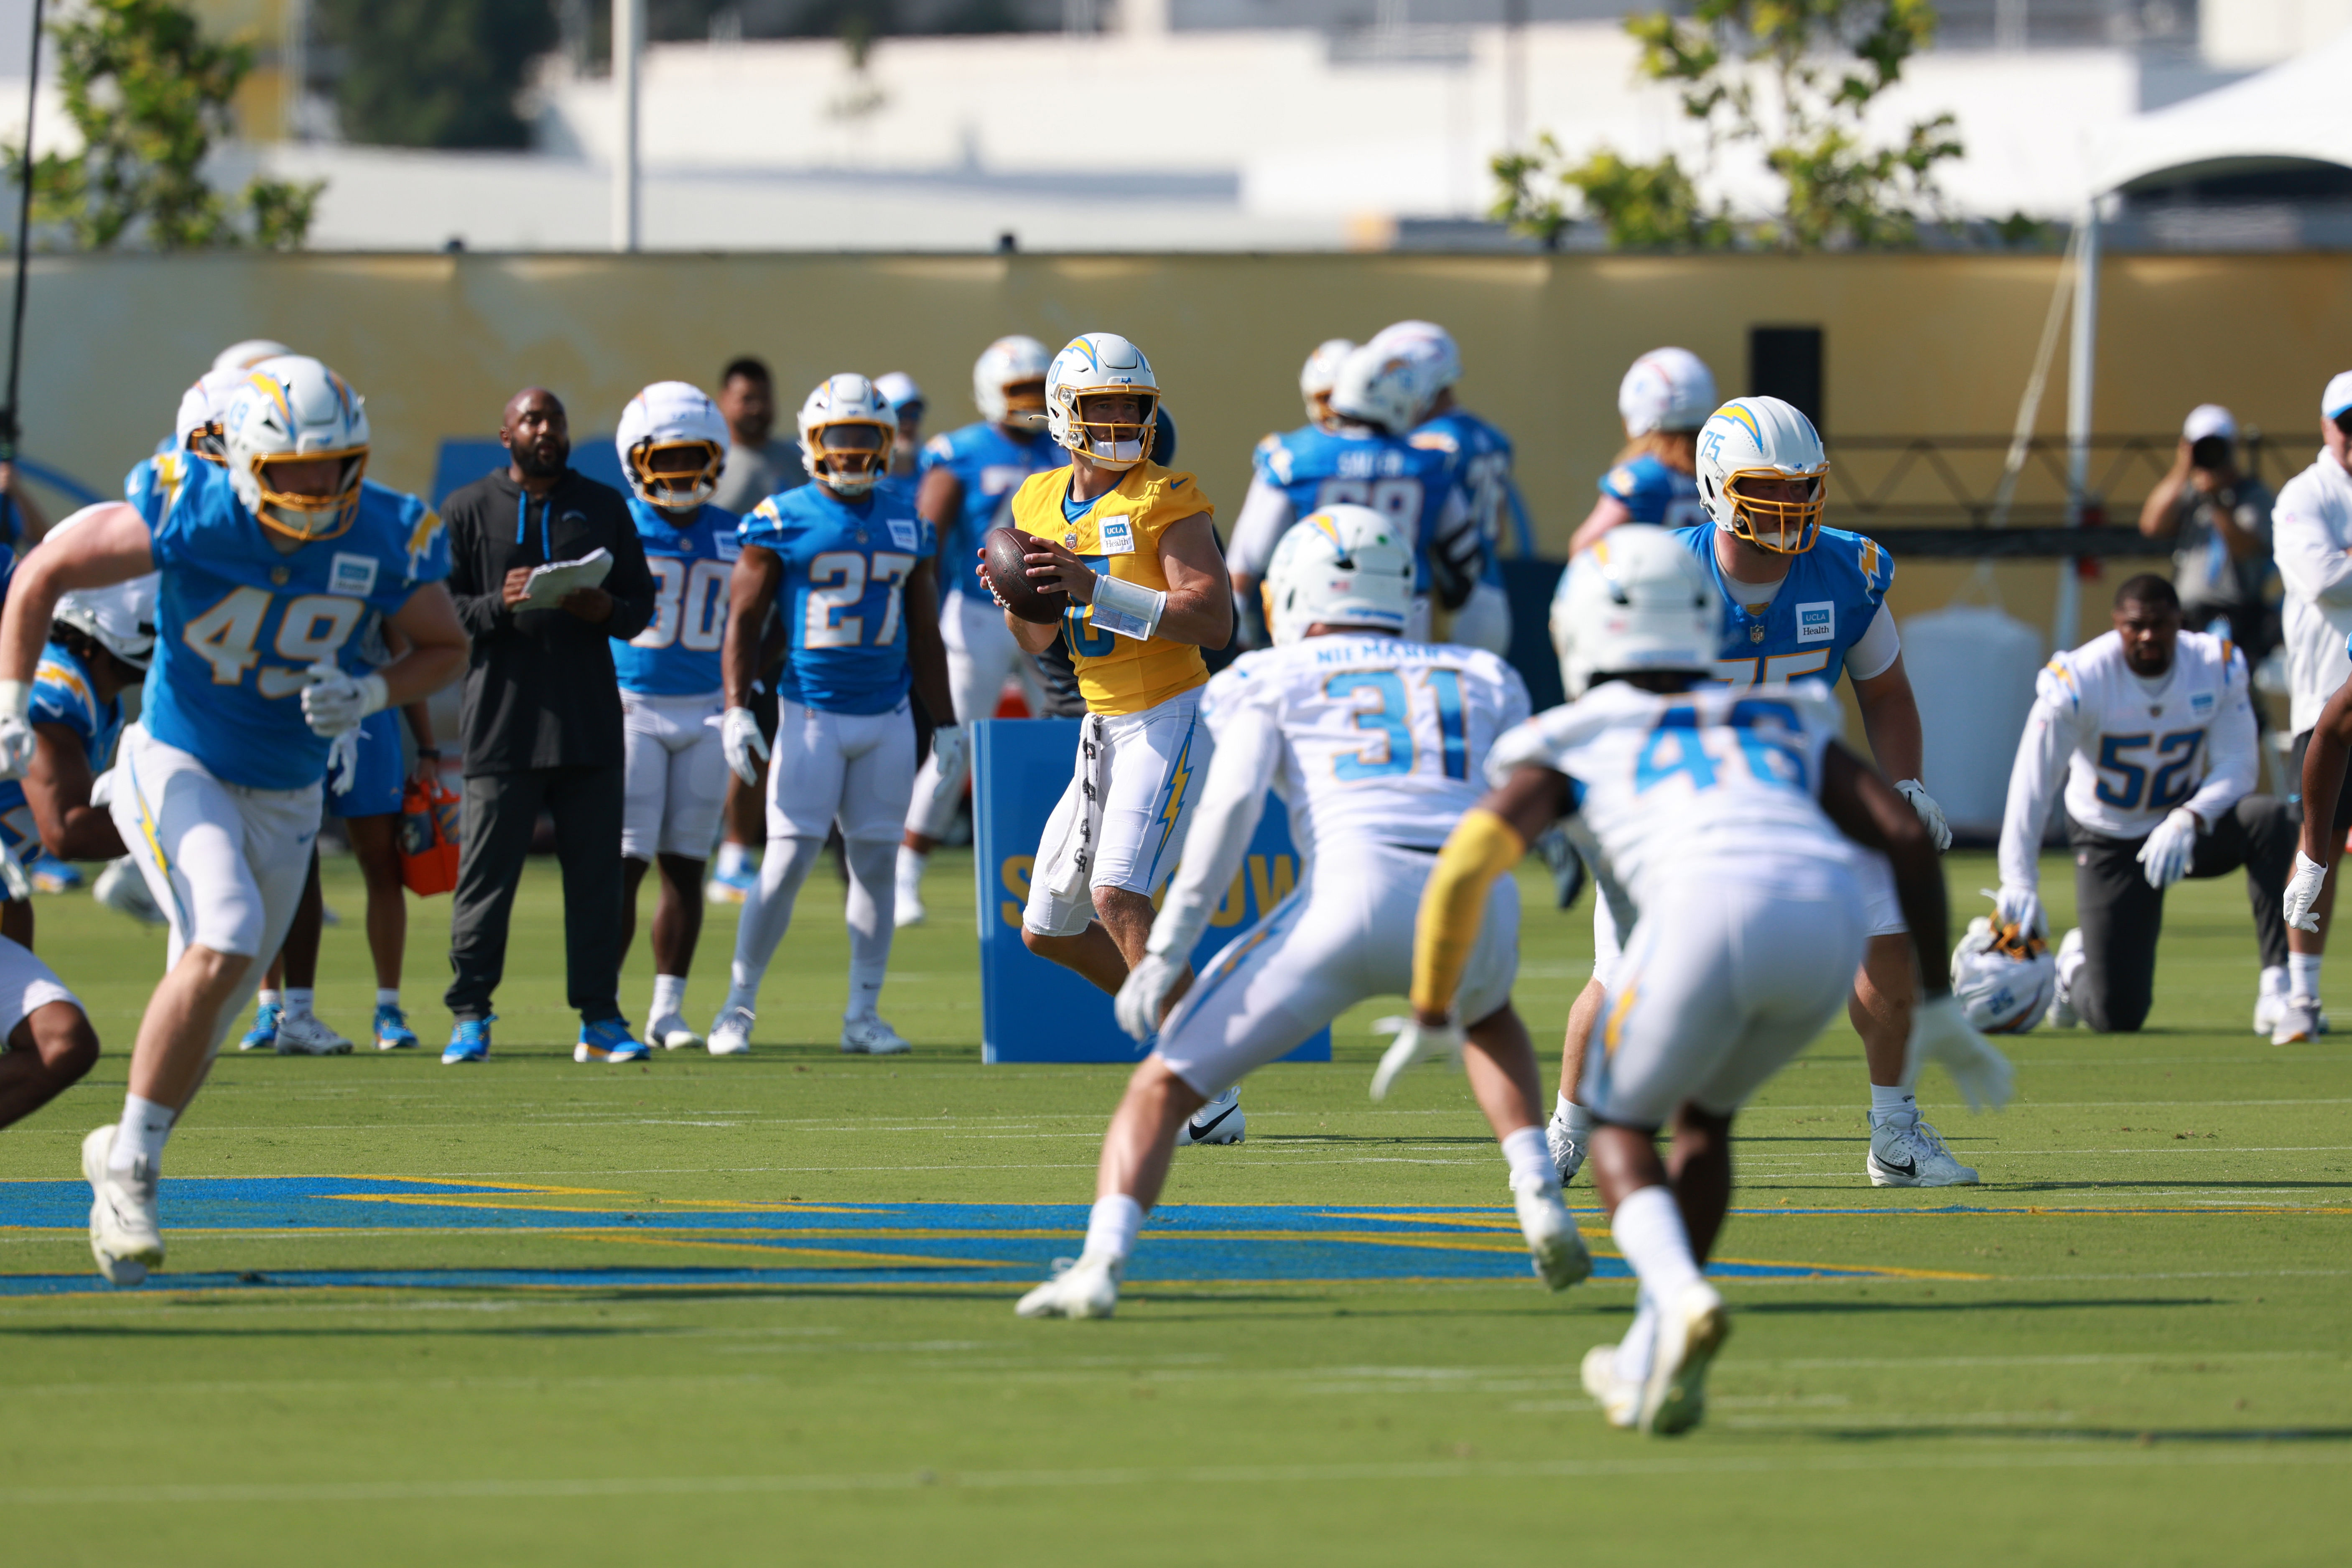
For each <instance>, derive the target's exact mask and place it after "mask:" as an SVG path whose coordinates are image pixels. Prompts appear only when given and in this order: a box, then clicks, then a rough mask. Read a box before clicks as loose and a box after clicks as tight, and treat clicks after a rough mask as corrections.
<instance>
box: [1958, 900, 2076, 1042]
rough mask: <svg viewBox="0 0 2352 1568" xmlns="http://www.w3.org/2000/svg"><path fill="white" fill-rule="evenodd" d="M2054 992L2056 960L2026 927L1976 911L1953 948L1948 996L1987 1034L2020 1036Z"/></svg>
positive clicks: (2047, 1006) (2045, 1008)
mask: <svg viewBox="0 0 2352 1568" xmlns="http://www.w3.org/2000/svg"><path fill="white" fill-rule="evenodd" d="M1952 994H1953V995H1954V996H1955V997H1957V998H1958V1000H1959V1004H1960V1010H1961V1011H1962V1012H1963V1013H1965V1014H1967V1015H1968V1019H1969V1023H1971V1024H1973V1025H1975V1026H1977V1027H1978V1028H1979V1030H1981V1031H1983V1032H1984V1033H1985V1034H1988V1035H2021V1034H2024V1033H2025V1032H2026V1031H2027V1030H2029V1029H2031V1028H2032V1027H2033V1026H2034V1025H2036V1024H2038V1023H2040V1022H2041V1021H2042V1015H2043V1014H2045V1013H2047V1012H2049V1011H2050V1002H2051V999H2052V998H2053V996H2055V995H2056V994H2058V960H2057V958H2056V956H2055V955H2054V954H2053V953H2052V952H2051V951H2050V944H2049V943H2048V942H2044V941H2042V939H2041V938H2040V937H2038V936H2036V935H2034V934H2033V933H2032V931H2021V930H2020V929H2019V928H2018V927H2016V926H2015V925H2005V926H2004V925H1995V924H1994V923H1993V921H1992V917H1991V916H1990V915H1979V916H1978V917H1977V918H1976V919H1974V920H1972V921H1969V933H1968V935H1966V936H1964V937H1962V938H1961V939H1960V945H1959V946H1958V947H1956V948H1954V949H1952Z"/></svg>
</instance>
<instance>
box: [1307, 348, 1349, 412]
mask: <svg viewBox="0 0 2352 1568" xmlns="http://www.w3.org/2000/svg"><path fill="white" fill-rule="evenodd" d="M1355 352H1356V345H1355V344H1354V343H1352V342H1349V341H1348V340H1347V339H1346V338H1327V339H1325V340H1324V341H1323V342H1319V343H1318V344H1316V345H1315V352H1314V353H1311V354H1308V355H1307V363H1306V364H1305V365H1304V366H1302V367H1301V368H1300V370H1299V372H1298V400H1299V401H1300V402H1301V403H1303V404H1305V405H1306V406H1307V423H1308V424H1310V425H1313V426H1317V427H1318V428H1319V429H1325V430H1328V429H1329V428H1330V427H1331V426H1334V425H1336V424H1338V423H1339V418H1338V416H1335V415H1334V414H1333V413H1332V412H1331V389H1332V387H1334V386H1336V385H1338V384H1339V367H1340V366H1341V365H1342V364H1344V363H1347V359H1348V356H1349V354H1351V353H1355Z"/></svg>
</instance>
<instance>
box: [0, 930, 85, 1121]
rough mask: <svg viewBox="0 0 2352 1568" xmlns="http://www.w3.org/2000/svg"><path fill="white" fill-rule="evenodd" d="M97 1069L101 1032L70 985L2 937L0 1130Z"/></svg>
mask: <svg viewBox="0 0 2352 1568" xmlns="http://www.w3.org/2000/svg"><path fill="white" fill-rule="evenodd" d="M97 1065H98V1032H97V1031H96V1030H94V1029H92V1028H91V1027H90V1026H89V1015H88V1014H86V1013H84V1012H83V1011H82V1006H81V1004H80V1003H79V1002H78V1001H76V1000H75V999H74V994H73V993H72V992H70V991H68V990H67V989H66V988H65V983H64V982H62V981H60V980H59V979H58V977H57V976H56V975H55V974H52V973H49V966H48V965H47V964H46V963H42V962H41V961H40V960H39V959H37V958H35V957H34V956H33V954H32V952H30V951H29V950H28V949H26V948H25V947H23V946H22V945H20V944H18V943H16V942H11V941H9V940H8V939H7V938H6V937H4V936H0V1127H9V1126H13V1125H15V1124H16V1122H19V1121H23V1120H24V1119H25V1118H26V1117H27V1116H30V1115H31V1114H33V1112H35V1111H36V1110H39V1109H40V1108H41V1107H43V1106H44V1105H47V1103H48V1102H49V1101H50V1100H55V1099H56V1098H57V1097H58V1095H59V1094H61V1093H63V1092H64V1091H65V1090H66V1089H69V1088H71V1087H72V1086H73V1085H74V1084H76V1083H78V1082H79V1081H80V1079H81V1077H82V1075H83V1074H84V1073H87V1072H88V1071H89V1069H90V1068H93V1067H96V1066H97Z"/></svg>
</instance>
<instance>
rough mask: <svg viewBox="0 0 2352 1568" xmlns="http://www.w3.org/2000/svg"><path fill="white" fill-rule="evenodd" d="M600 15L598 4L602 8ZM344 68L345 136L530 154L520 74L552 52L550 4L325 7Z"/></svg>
mask: <svg viewBox="0 0 2352 1568" xmlns="http://www.w3.org/2000/svg"><path fill="white" fill-rule="evenodd" d="M600 9H602V7H600ZM314 14H315V16H317V18H318V26H319V31H320V38H321V40H322V41H323V42H325V43H328V44H329V45H331V46H333V47H337V48H339V49H340V50H341V53H342V57H343V60H344V67H343V73H342V79H341V81H340V82H339V83H338V84H337V87H336V94H335V107H336V109H337V110H338V111H339V112H340V114H341V120H342V130H343V134H344V135H345V136H347V137H349V138H351V140H352V141H354V142H373V143H374V144H376V145H379V146H387V147H527V146H529V145H530V127H529V126H528V125H525V124H524V123H523V121H522V117H521V116H520V115H519V114H517V113H516V112H515V98H516V95H517V94H519V93H520V91H521V90H522V80H523V72H524V71H525V70H526V69H527V68H529V66H530V62H531V59H532V58H534V57H535V56H538V55H541V54H544V53H546V52H547V51H548V50H549V49H551V48H553V47H555V42H556V26H555V11H554V7H553V6H552V5H550V4H549V3H548V0H404V3H403V4H398V5H394V4H389V3H388V0H319V4H318V9H317V11H316V12H315V13H314Z"/></svg>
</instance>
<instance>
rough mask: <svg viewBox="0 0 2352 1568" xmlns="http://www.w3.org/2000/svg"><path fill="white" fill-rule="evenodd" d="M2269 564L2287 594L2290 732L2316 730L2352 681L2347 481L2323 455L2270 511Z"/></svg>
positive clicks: (2351, 490)
mask: <svg viewBox="0 0 2352 1568" xmlns="http://www.w3.org/2000/svg"><path fill="white" fill-rule="evenodd" d="M2271 557H2272V559H2273V561H2275V562H2276V563H2278V574H2279V582H2280V584H2282V585H2283V586H2284V588H2285V589H2286V602H2285V604H2284V606H2283V607H2282V609H2281V613H2280V619H2281V620H2282V622H2283V623H2284V627H2283V629H2284V632H2285V634H2286V673H2287V690H2288V693H2289V700H2290V702H2291V704H2292V716H2291V717H2290V719H2289V721H2288V728H2289V729H2291V730H2292V731H2294V732H2295V733H2296V734H2301V733H2302V732H2303V731H2305V730H2308V729H2310V728H2311V727H2312V726H2313V725H2314V724H2316V723H2318V722H2319V710H2321V709H2323V708H2325V707H2326V706H2327V700H2328V699H2329V698H2330V697H2332V696H2334V695H2335V694H2336V688H2337V687H2339V686H2341V685H2343V684H2344V682H2345V679H2347V677H2352V658H2347V657H2346V655H2345V647H2344V645H2345V639H2346V638H2347V637H2352V474H2347V473H2346V472H2345V471H2344V465H2343V464H2341V463H2339V462H2337V461H2336V459H2335V458H2331V457H2329V456H2328V455H2327V454H2326V452H2324V451H2323V452H2321V453H2320V454H2319V458H2318V460H2317V461H2316V462H2315V463H2313V464H2312V465H2311V467H2309V468H2305V469H2304V471H2303V472H2301V473H2299V474H2297V475H2295V477H2294V478H2293V479H2289V480H2288V481H2287V482H2286V485H2285V487H2284V489H2281V490H2280V491H2279V493H2278V504H2277V505H2275V506H2274V507H2273V508H2272V509H2271Z"/></svg>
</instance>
